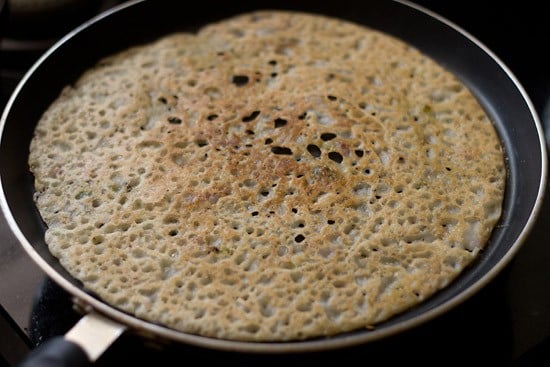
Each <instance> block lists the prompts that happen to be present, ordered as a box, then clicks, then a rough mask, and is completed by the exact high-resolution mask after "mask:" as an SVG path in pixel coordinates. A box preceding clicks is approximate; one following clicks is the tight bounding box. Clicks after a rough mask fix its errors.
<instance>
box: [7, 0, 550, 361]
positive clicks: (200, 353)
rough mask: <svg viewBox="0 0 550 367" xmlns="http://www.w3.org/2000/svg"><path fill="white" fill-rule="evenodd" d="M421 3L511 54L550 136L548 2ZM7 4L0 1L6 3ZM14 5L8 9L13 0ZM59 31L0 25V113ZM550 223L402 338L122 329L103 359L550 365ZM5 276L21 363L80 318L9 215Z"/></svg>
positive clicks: (549, 209)
mask: <svg viewBox="0 0 550 367" xmlns="http://www.w3.org/2000/svg"><path fill="white" fill-rule="evenodd" d="M416 2H417V3H419V4H421V5H424V6H426V7H427V8H429V9H431V10H433V11H435V12H436V13H439V14H441V15H443V16H444V17H446V18H448V19H450V20H451V21H453V22H455V23H456V24H458V25H460V26H461V27H463V28H464V29H465V30H466V31H468V32H470V33H471V34H473V35H474V36H475V37H477V38H478V39H479V40H481V42H483V43H485V44H486V45H487V46H488V47H489V48H490V49H491V50H492V51H493V52H494V53H495V54H496V55H497V56H499V57H500V58H501V59H502V60H503V61H504V63H505V64H506V65H507V66H508V67H509V68H510V69H511V70H512V72H513V73H514V74H515V75H516V76H517V77H518V79H519V80H520V82H521V83H522V84H523V86H524V87H525V89H526V91H527V93H528V94H529V95H530V97H531V99H532V101H533V103H534V105H535V108H536V109H537V111H538V112H539V114H540V117H541V121H542V122H543V125H544V127H545V131H546V132H547V136H548V137H549V138H550V68H548V67H547V60H546V59H545V58H543V57H541V56H540V46H541V45H546V44H547V40H548V39H550V31H549V30H548V27H547V26H546V19H545V18H544V11H543V8H542V6H543V2H541V3H538V2H524V3H521V4H517V3H515V2H510V3H509V5H504V4H499V5H498V6H492V7H490V6H485V7H483V6H482V5H481V4H480V2H479V1H478V2H474V1H467V0H462V1H457V0H453V1H451V0H448V1H444V2H442V1H427V0H426V1H420V0H418V1H416ZM3 3H4V1H3V0H0V9H1V8H2V5H4V4H3ZM6 3H8V6H9V3H10V1H6ZM14 3H15V1H14ZM100 3H101V5H100V6H97V7H94V8H86V10H85V11H86V12H87V13H85V14H82V15H81V17H82V18H83V19H85V18H86V17H91V16H92V15H93V14H95V13H97V12H99V11H101V10H104V9H105V8H108V7H110V6H113V5H115V4H116V3H117V1H105V2H100ZM5 19H6V15H5V13H4V14H3V15H2V16H0V25H5V24H8V25H9V23H10V22H6V21H5ZM79 19H80V18H79ZM66 27H72V24H68V23H67V24H66ZM58 28H59V29H58V30H57V33H51V32H50V33H47V34H46V37H40V36H37V34H38V35H40V34H42V33H40V32H37V33H36V34H32V32H31V30H26V32H23V33H24V34H22V33H17V32H15V33H13V32H12V33H10V32H9V31H6V30H5V29H2V28H1V27H0V32H2V31H4V33H3V34H4V38H1V37H0V92H1V94H0V110H1V109H3V106H4V104H5V103H6V101H7V99H8V98H9V95H10V94H11V91H12V90H13V88H15V86H16V84H17V82H18V80H19V79H20V78H21V77H22V76H23V74H24V73H25V72H26V70H27V69H28V68H29V67H30V66H31V65H32V63H33V62H34V61H35V60H36V58H38V57H39V56H40V55H41V53H42V52H44V50H45V49H46V48H47V47H49V45H51V44H52V43H53V42H54V41H55V40H56V39H57V38H59V37H61V36H62V35H63V34H64V33H63V32H66V31H67V30H68V29H70V28H63V27H58ZM52 32H53V31H52ZM0 35H2V33H0ZM533 44H534V45H535V47H534V48H532V46H531V45H533ZM537 45H539V47H537ZM549 140H550V139H549ZM0 159H5V157H0ZM547 201H548V200H547ZM549 220H550V202H545V203H544V205H543V208H542V210H541V213H540V217H539V220H538V222H537V224H536V226H535V228H534V229H533V231H532V232H531V235H530V236H529V238H528V240H527V241H526V243H525V244H524V245H523V247H522V248H521V250H520V251H519V253H518V254H517V256H516V257H515V258H514V259H513V260H512V262H511V263H510V264H509V266H508V267H507V268H506V269H505V270H504V271H503V272H501V274H499V276H497V278H496V279H494V281H492V282H491V283H490V284H489V285H488V286H486V287H485V288H484V289H482V290H481V291H480V292H478V293H477V294H476V295H474V296H473V297H471V298H470V299H469V300H467V301H465V302H464V303H463V304H461V305H459V306H458V307H456V308H455V309H453V310H451V311H450V312H448V313H447V314H445V315H443V316H441V317H439V318H437V319H435V320H432V321H430V322H428V323H426V324H423V325H421V326H420V327H417V328H415V329H413V330H409V331H407V332H405V333H402V334H400V335H398V336H395V337H391V338H388V339H385V340H382V341H378V342H375V343H369V344H367V345H361V346H357V347H351V348H345V349H342V350H337V351H329V352H323V353H307V354H291V355H269V356H268V355H255V354H239V353H231V352H218V351H211V350H206V349H202V348H197V347H192V346H186V345H157V344H153V343H150V342H148V341H144V340H143V339H141V338H139V337H136V336H132V335H123V336H122V337H121V338H120V339H118V340H117V341H116V342H115V344H114V345H113V346H112V347H111V348H109V349H108V350H107V352H106V353H105V354H104V355H103V356H102V357H100V359H99V360H98V361H97V363H96V364H97V365H99V366H113V365H118V364H120V363H125V364H127V363H129V362H131V361H135V362H142V363H143V362H145V363H147V362H151V363H152V362H155V363H163V362H165V364H167V365H168V364H173V363H174V362H173V361H178V362H179V361H180V360H181V359H185V360H187V359H194V360H197V359H196V358H195V357H198V358H201V362H203V361H204V362H203V363H216V362H218V363H219V362H221V361H223V362H224V364H229V365H237V364H238V365H240V366H247V365H258V364H260V363H261V364H262V365H264V366H272V365H273V366H275V365H281V364H282V363H291V364H298V363H300V364H306V365H307V364H314V363H315V364H316V365H321V366H323V365H329V364H330V365H334V364H345V363H349V364H351V363H357V360H360V359H362V360H364V361H365V362H367V361H368V362H373V363H377V362H384V363H389V364H390V365H392V364H395V363H401V362H409V363H410V362H411V361H415V362H420V363H422V364H423V365H441V364H442V363H443V364H448V363H450V362H452V363H451V364H459V363H471V362H472V361H476V362H480V364H481V363H491V365H512V366H541V365H550V292H549V291H548V289H549V286H550V271H548V269H550V246H549V245H548V244H550V233H549V231H547V230H546V228H545V223H546V222H547V221H549ZM0 279H1V281H0V367H8V366H14V365H16V364H17V363H18V362H19V361H20V360H21V358H22V357H23V356H24V355H25V354H27V353H28V352H29V351H30V350H31V349H32V348H34V347H35V346H37V345H40V344H41V343H43V342H44V341H46V340H48V339H49V338H51V337H52V336H56V335H62V334H64V333H65V332H66V331H67V330H69V329H70V328H71V327H72V326H73V325H74V324H75V323H76V321H77V320H78V319H79V318H80V317H81V316H80V315H79V314H78V313H77V312H75V311H74V310H73V307H72V303H71V299H70V297H69V295H68V294H66V293H65V291H63V290H62V289H61V288H59V287H58V286H57V285H56V284H55V283H53V282H52V281H51V280H50V279H49V278H47V277H46V276H45V275H44V273H43V272H42V271H41V270H40V269H39V268H38V267H37V266H36V265H35V264H34V263H33V262H32V260H31V259H30V258H29V257H28V256H27V255H26V253H25V252H24V251H23V249H22V248H21V246H20V245H19V244H18V242H17V241H16V239H15V238H14V237H13V235H12V234H11V232H10V231H9V228H8V226H7V224H6V222H5V220H4V218H3V217H2V216H1V214H0Z"/></svg>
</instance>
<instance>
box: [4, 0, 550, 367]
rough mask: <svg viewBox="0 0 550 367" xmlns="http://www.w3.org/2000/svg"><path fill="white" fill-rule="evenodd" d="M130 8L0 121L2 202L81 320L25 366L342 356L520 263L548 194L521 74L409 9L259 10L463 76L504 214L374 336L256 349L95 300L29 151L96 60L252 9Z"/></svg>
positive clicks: (89, 37) (37, 67) (55, 59)
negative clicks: (162, 356) (356, 31)
mask: <svg viewBox="0 0 550 367" xmlns="http://www.w3.org/2000/svg"><path fill="white" fill-rule="evenodd" d="M183 3H184V2H165V1H161V0H155V1H145V0H135V1H130V2H127V3H124V4H121V5H119V6H117V7H115V8H113V9H111V10H108V11H106V12H105V13H103V14H101V15H99V16H97V17H95V18H93V19H91V20H90V21H88V22H86V23H85V24H83V25H82V26H80V27H78V28H77V29H75V30H74V31H72V32H70V33H69V34H68V35H66V36H65V37H64V38H62V39H61V40H60V41H59V42H57V43H56V44H55V45H54V46H53V47H52V48H50V49H49V50H48V51H47V52H46V53H45V54H44V55H43V56H42V57H41V58H40V59H39V60H38V61H37V62H36V63H35V64H34V65H33V66H32V68H31V69H30V70H29V71H28V72H27V74H26V75H25V76H24V78H23V79H22V81H21V82H20V84H19V85H18V87H17V88H16V90H15V91H14V93H13V95H12V96H11V98H10V100H9V102H8V104H7V106H6V108H5V110H4V112H3V114H2V117H1V120H0V132H1V140H0V157H2V158H1V160H0V177H1V192H2V195H0V204H1V207H2V211H3V212H4V215H5V217H6V219H7V222H8V224H9V226H10V228H11V230H12V231H13V233H14V234H15V236H16V237H17V239H18V240H19V242H20V243H21V245H22V246H23V247H24V249H25V250H26V251H27V253H28V254H29V255H30V256H31V257H32V258H33V259H34V261H35V262H36V263H37V264H38V265H39V266H40V267H41V268H42V269H43V270H44V271H45V272H46V274H47V275H48V276H49V277H50V278H51V279H53V280H54V281H55V282H56V283H58V284H59V285H60V286H61V287H63V288H64V289H65V290H66V291H68V292H69V293H70V294H71V295H72V296H73V302H74V304H75V306H77V307H78V308H79V309H80V310H81V311H82V312H83V313H84V316H83V317H82V319H81V320H80V321H79V322H78V323H77V324H76V325H75V326H74V327H73V329H71V330H70V331H69V332H68V333H67V334H66V335H65V336H64V337H58V338H53V339H51V340H50V341H49V342H47V343H45V344H44V345H42V346H41V348H38V349H37V350H35V351H33V352H32V353H31V354H30V356H29V357H28V358H27V359H26V360H25V361H24V362H23V364H24V365H25V366H30V365H34V364H41V365H48V366H49V365H51V366H53V365H70V364H73V365H84V364H86V363H89V362H93V361H95V360H96V359H97V358H98V357H99V356H100V355H101V354H102V353H103V352H104V351H105V350H106V349H107V348H108V347H109V346H110V345H111V343H112V342H113V341H114V340H116V339H117V337H118V336H119V335H120V334H121V333H123V332H128V333H135V334H137V335H139V336H140V337H144V338H155V339H159V340H166V341H172V342H178V343H183V344H189V345H195V346H200V347H205V348H214V349H218V350H227V351H240V352H255V353H291V352H310V351H319V350H327V349H335V348H341V347H346V346H352V345H358V344H361V343H368V342H371V341H375V340H379V339H382V338H387V337H390V336H392V335H395V334H397V333H400V332H403V331H405V330H408V329H411V328H413V327H417V326H419V325H420V324H422V323H425V322H426V321H428V320H431V319H433V318H435V317H438V316H440V315H442V314H443V313H445V312H447V311H449V310H451V309H452V308H454V307H456V306H457V305H459V304H460V303H461V302H463V301H464V300H466V299H468V298H469V297H470V296H472V295H473V294H474V293H476V292H477V291H479V290H480V289H481V288H482V287H484V286H486V285H487V284H488V283H489V282H490V281H491V280H492V279H494V277H495V276H496V275H497V274H498V273H499V272H500V271H502V270H503V269H504V268H505V266H506V265H507V264H508V263H509V262H510V260H511V259H512V258H513V257H514V255H515V254H516V253H517V251H518V250H519V249H520V247H521V245H522V243H523V242H524V240H525V239H526V237H527V235H528V233H529V231H530V230H531V228H532V227H533V224H534V221H535V220H536V218H537V215H538V212H539V209H540V207H541V203H542V198H543V194H544V189H545V185H546V169H547V168H546V165H547V158H546V157H547V156H546V146H545V143H544V135H543V132H542V128H541V125H540V122H539V119H538V116H537V114H536V112H535V109H534V107H533V105H532V103H531V101H530V99H529V97H528V96H527V94H526V92H525V91H524V89H523V87H522V86H521V85H520V83H519V82H518V80H517V79H516V78H515V76H514V75H513V74H512V73H511V72H510V70H509V69H508V68H507V67H506V66H505V65H504V64H503V63H502V62H501V61H500V60H499V59H498V58H497V57H496V56H495V55H494V54H493V53H492V52H491V51H490V50H489V49H487V47H485V46H484V45H483V44H481V43H480V42H479V41H477V40H476V39H475V38H474V37H472V36H471V35H469V34H468V33H467V32H465V31H464V30H462V29H460V28H459V27H457V26H456V25H454V24H452V23H450V22H449V21H447V20H446V19H444V18H442V17H440V16H438V15H437V14H434V13H432V12H430V11H428V10H426V9H424V8H422V7H419V6H417V5H416V4H414V3H410V2H406V1H388V0H371V1H363V2H354V1H348V0H339V1H338V2H337V3H332V2H319V1H301V2H299V3H296V2H291V1H289V2H285V1H280V0H279V1H264V2H262V3H261V8H264V9H265V8H272V9H290V10H302V11H308V12H317V13H322V14H328V15H331V16H335V17H340V18H343V19H347V20H350V21H353V22H357V23H362V24H365V25H367V26H369V27H372V28H375V29H378V30H381V31H384V32H386V33H389V34H392V35H394V36H397V37H399V38H401V39H402V40H404V41H406V42H408V43H410V44H412V45H414V46H415V47H417V48H418V49H420V50H421V51H423V52H424V53H426V54H428V55H429V56H431V57H432V58H433V59H435V60H436V61H438V62H439V63H440V64H441V65H443V66H444V67H445V68H447V69H448V70H450V71H451V72H453V73H454V74H455V75H457V76H458V77H459V78H460V79H461V80H462V82H463V83H464V84H466V85H467V86H468V87H469V88H470V89H471V91H472V92H473V93H474V95H475V96H476V97H477V98H478V99H479V101H480V103H481V104H482V106H483V107H484V108H485V109H486V111H487V113H488V114H489V116H490V117H491V118H492V120H493V121H494V124H495V127H496V130H497V132H498V134H499V136H500V139H501V140H502V144H503V145H504V149H505V154H506V162H507V170H508V175H507V176H508V177H507V182H506V184H507V188H506V192H505V198H504V207H503V214H502V218H501V220H500V222H499V223H498V225H497V227H496V228H495V230H494V231H493V234H492V236H491V239H490V243H489V245H488V246H487V248H486V249H485V250H484V251H483V252H482V253H481V254H480V256H479V258H478V259H477V260H476V261H475V263H474V264H473V265H472V266H471V267H469V268H468V269H466V271H464V272H463V274H461V275H460V276H459V277H458V279H456V280H455V281H454V282H453V283H452V284H450V285H449V286H448V287H447V288H445V289H443V290H442V291H440V292H438V293H437V294H436V295H434V296H433V297H431V298H430V299H428V300H427V301H425V302H424V303H422V304H420V305H419V306H417V307H415V308H413V309H410V310H409V311H407V312H404V313H402V314H400V315H398V316H397V317H394V318H392V319H390V320H388V321H386V322H383V323H381V324H379V325H377V327H376V329H374V330H360V331H355V332H348V333H343V334H340V335H337V336H333V337H329V338H318V339H312V340H306V341H297V342H282V343H269V342H265V343H264V342H262V343H253V342H240V341H230V340H220V339H215V338H207V337H202V336H198V335H192V334H187V333H183V332H179V331H175V330H172V329H169V328H166V327H163V326H161V325H157V324H153V323H150V322H146V321H143V320H141V319H138V318H136V317H134V316H132V315H129V314H126V313H124V312H122V311H119V310H117V309H116V308H114V307H112V306H110V305H108V304H106V303H104V302H103V301H101V300H100V299H98V298H96V297H95V296H94V295H92V294H89V293H87V292H86V290H85V289H84V288H83V287H82V284H81V283H80V282H79V281H77V280H76V279H74V278H72V277H71V276H70V275H69V274H68V273H67V272H66V271H65V270H64V269H63V268H62V267H61V266H60V264H59V262H58V261H57V260H56V259H55V258H54V257H53V256H52V255H51V254H50V252H49V251H48V249H47V245H46V244H45V242H44V232H45V226H44V223H43V222H42V220H41V218H40V215H39V213H38V212H37V210H36V208H35V205H34V202H33V177H32V175H31V174H30V172H29V169H28V166H27V159H28V146H29V143H30V140H31V138H32V134H33V130H34V127H35V125H36V122H37V121H38V120H39V118H40V116H41V114H42V112H43V111H44V110H45V109H46V108H47V107H48V105H49V104H50V103H51V102H52V101H53V100H54V99H55V98H56V97H57V96H58V94H59V93H60V91H61V89H62V88H63V87H64V86H65V85H67V84H70V83H71V82H74V81H75V80H76V79H77V78H78V76H79V75H80V74H81V73H82V72H83V71H84V70H86V69H87V68H89V67H91V66H93V64H95V63H96V62H97V61H98V60H99V59H101V58H102V57H104V56H107V55H109V54H112V53H114V52H116V51H120V50H122V49H125V48H127V47H130V46H133V45H137V44H141V43H144V42H148V41H152V40H154V39H156V38H158V37H160V36H162V35H165V34H167V33H169V32H173V31H193V30H196V29H198V27H200V26H201V25H204V24H206V23H208V22H212V21H216V20H220V19H222V18H225V17H228V16H231V15H234V14H237V13H240V12H244V11H250V10H254V9H257V8H259V7H260V5H259V4H252V3H251V2H247V3H241V4H235V3H234V2H222V3H217V2H211V1H208V0H202V1H201V2H199V3H195V4H194V5H193V8H192V10H191V9H190V8H189V7H188V6H185V5H184V4H183Z"/></svg>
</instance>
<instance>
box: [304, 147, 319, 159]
mask: <svg viewBox="0 0 550 367" xmlns="http://www.w3.org/2000/svg"><path fill="white" fill-rule="evenodd" d="M307 151H308V152H309V154H311V155H312V156H314V157H315V158H319V157H320V156H321V149H319V147H318V146H317V145H315V144H309V145H308V146H307Z"/></svg>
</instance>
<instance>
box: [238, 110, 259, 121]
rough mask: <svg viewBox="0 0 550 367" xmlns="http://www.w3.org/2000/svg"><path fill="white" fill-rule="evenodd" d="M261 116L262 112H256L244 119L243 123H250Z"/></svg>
mask: <svg viewBox="0 0 550 367" xmlns="http://www.w3.org/2000/svg"><path fill="white" fill-rule="evenodd" d="M259 115H260V111H254V112H252V113H251V114H250V115H248V116H245V117H243V118H242V121H243V122H250V121H253V120H254V119H255V118H256V117H258V116H259Z"/></svg>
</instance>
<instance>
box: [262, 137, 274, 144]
mask: <svg viewBox="0 0 550 367" xmlns="http://www.w3.org/2000/svg"><path fill="white" fill-rule="evenodd" d="M264 143H265V145H269V144H271V143H273V139H271V138H267V139H265V141H264Z"/></svg>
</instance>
